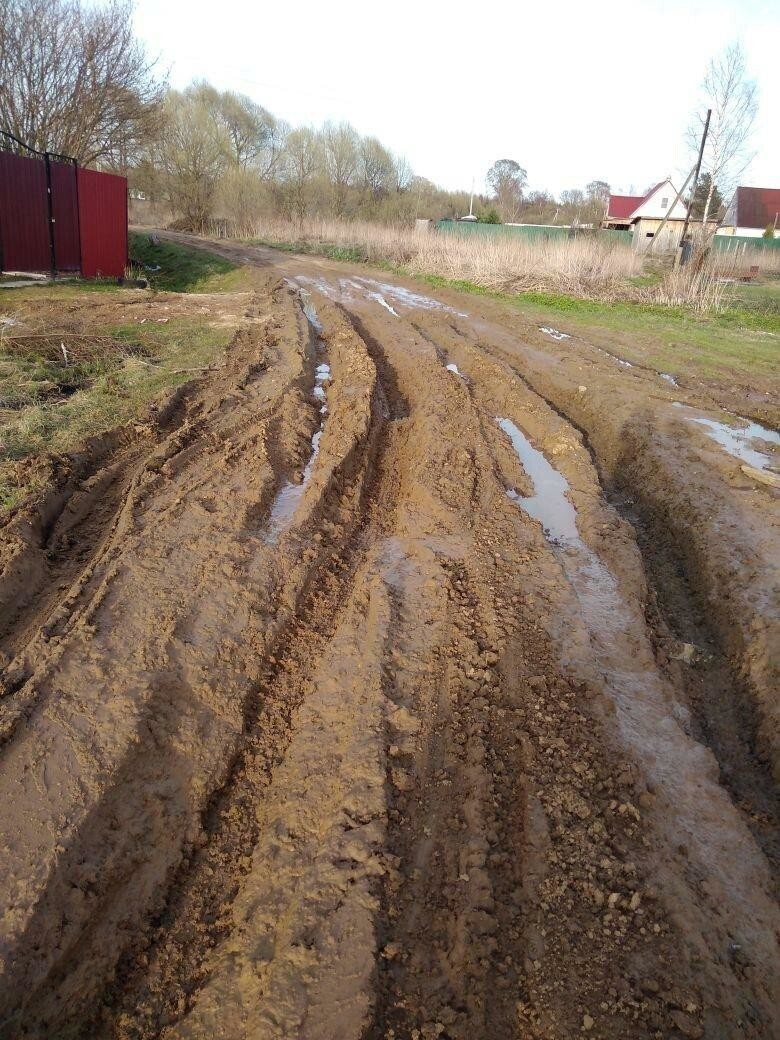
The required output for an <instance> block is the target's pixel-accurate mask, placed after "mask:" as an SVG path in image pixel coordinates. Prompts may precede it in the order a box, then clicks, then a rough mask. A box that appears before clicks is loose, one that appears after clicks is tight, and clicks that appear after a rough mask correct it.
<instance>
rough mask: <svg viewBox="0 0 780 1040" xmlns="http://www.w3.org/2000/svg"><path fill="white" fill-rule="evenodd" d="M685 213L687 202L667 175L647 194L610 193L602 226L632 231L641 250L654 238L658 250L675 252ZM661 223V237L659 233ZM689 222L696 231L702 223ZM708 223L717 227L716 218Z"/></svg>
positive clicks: (638, 249)
mask: <svg viewBox="0 0 780 1040" xmlns="http://www.w3.org/2000/svg"><path fill="white" fill-rule="evenodd" d="M675 200H677V201H675ZM685 214H686V205H685V203H684V202H683V201H682V199H677V189H676V188H675V186H674V185H673V184H672V182H671V180H669V178H668V177H667V179H666V180H664V181H661V182H660V183H659V184H655V185H653V187H652V188H650V190H649V191H647V192H646V193H645V194H644V195H610V197H609V202H608V203H607V212H606V214H605V215H604V219H603V220H602V222H601V226H602V227H603V228H612V229H615V230H620V231H630V232H631V233H632V236H633V237H632V243H633V246H634V249H636V250H637V251H639V252H643V251H644V250H645V249H647V248H648V246H649V245H650V243H651V242H654V240H655V241H657V243H658V246H659V247H660V248H659V249H658V252H659V253H664V252H673V251H674V250H675V249H677V247H678V246H679V245H680V239H681V237H682V231H683V227H684V225H685ZM664 220H665V221H666V223H665V224H664ZM662 224H663V229H662V230H661V231H660V234H661V238H660V240H659V239H658V238H657V236H658V232H659V229H661V225H662ZM688 226H689V229H690V231H691V234H693V233H694V230H695V229H696V228H700V227H701V221H696V220H692V221H691V222H690V224H689V225H688ZM708 226H709V229H710V230H711V231H714V230H715V227H716V223H715V221H714V220H713V221H708Z"/></svg>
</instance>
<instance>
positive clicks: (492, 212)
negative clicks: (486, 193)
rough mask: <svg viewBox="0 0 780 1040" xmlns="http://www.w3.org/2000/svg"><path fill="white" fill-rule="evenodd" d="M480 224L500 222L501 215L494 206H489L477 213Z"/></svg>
mask: <svg viewBox="0 0 780 1040" xmlns="http://www.w3.org/2000/svg"><path fill="white" fill-rule="evenodd" d="M478 219H479V222H480V224H500V223H501V217H499V215H498V210H497V209H496V207H495V206H491V207H490V209H488V210H485V212H484V213H481V214H480V215H479V218H478Z"/></svg>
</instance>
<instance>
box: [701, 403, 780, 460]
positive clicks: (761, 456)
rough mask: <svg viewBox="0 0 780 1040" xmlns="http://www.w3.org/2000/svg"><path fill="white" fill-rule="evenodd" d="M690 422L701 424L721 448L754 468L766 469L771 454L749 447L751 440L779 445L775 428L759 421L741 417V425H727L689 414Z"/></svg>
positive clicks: (779, 441)
mask: <svg viewBox="0 0 780 1040" xmlns="http://www.w3.org/2000/svg"><path fill="white" fill-rule="evenodd" d="M688 418H689V420H690V422H695V423H697V424H698V425H699V426H703V427H704V429H705V432H706V434H707V436H708V437H711V438H712V440H714V441H716V442H717V443H718V444H719V445H720V446H721V448H725V450H726V451H727V452H728V453H729V455H733V456H734V458H736V459H740V460H741V461H742V462H746V463H747V464H748V465H749V466H753V468H754V469H768V468H769V467H770V466H771V465H772V461H773V460H772V456H771V455H769V454H767V452H765V451H760V450H759V449H758V448H753V447H751V444H752V442H754V441H757V440H760V441H766V442H767V444H775V445H777V446H780V434H778V433H777V431H776V430H768V429H767V428H766V427H765V426H761V424H760V423H757V422H751V421H750V420H748V419H743V420H742V422H744V423H745V426H743V427H736V426H729V425H728V424H727V423H723V422H718V420H717V419H708V418H706V417H705V416H703V415H691V416H689V417H688Z"/></svg>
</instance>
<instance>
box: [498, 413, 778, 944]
mask: <svg viewBox="0 0 780 1040" xmlns="http://www.w3.org/2000/svg"><path fill="white" fill-rule="evenodd" d="M496 421H497V422H498V425H499V426H500V427H501V429H502V430H503V431H504V432H505V433H506V434H507V436H508V437H509V438H510V440H511V442H512V445H513V447H514V449H515V451H516V452H517V455H518V457H519V459H520V461H521V463H522V465H523V468H524V470H525V471H526V473H527V474H528V476H529V477H530V478H531V479H532V481H533V484H534V494H533V495H531V496H521V495H519V494H518V493H517V492H510V493H508V494H509V497H510V498H511V499H512V500H513V501H514V502H515V503H516V504H517V505H518V507H519V508H521V509H523V510H524V511H525V512H526V513H528V515H529V516H532V517H534V518H535V519H537V520H539V522H540V523H541V524H542V526H543V527H544V529H545V534H546V537H547V539H548V540H549V541H550V543H551V545H552V549H553V552H554V553H555V556H556V558H557V559H558V561H559V563H560V565H561V568H562V571H563V573H564V575H565V577H566V579H567V581H568V583H569V585H570V586H571V588H572V590H573V593H574V595H575V597H576V600H577V608H578V616H579V618H580V619H581V622H582V625H583V627H584V630H585V634H586V636H587V639H588V643H589V648H590V657H591V660H592V662H593V665H594V666H595V671H596V673H597V675H598V677H599V681H600V682H602V683H603V684H604V686H605V689H606V690H607V691H608V693H609V696H610V699H611V700H612V702H613V704H614V707H615V719H616V724H617V729H618V733H619V737H620V740H621V743H623V744H624V745H625V746H626V747H627V748H628V749H630V751H631V752H632V753H633V754H634V755H635V756H636V758H637V760H638V761H640V762H641V763H642V765H643V769H644V771H645V775H646V776H647V778H648V780H650V781H651V782H652V783H653V784H654V785H655V789H656V790H657V793H658V795H659V796H660V797H662V798H664V799H665V801H666V802H667V804H668V805H669V806H673V807H674V812H673V813H671V815H669V816H668V818H666V823H665V829H666V832H667V838H668V839H670V840H671V841H672V843H673V844H675V843H679V846H680V847H684V848H685V849H686V850H689V854H690V855H691V856H692V857H694V858H695V859H696V860H698V862H699V864H701V867H702V868H703V869H705V870H706V872H707V873H708V875H709V876H710V877H711V878H713V881H714V883H715V890H720V891H722V892H723V893H724V896H725V893H726V892H729V891H733V890H734V889H736V891H738V892H740V893H748V892H751V891H754V890H755V889H756V887H757V886H758V890H759V891H760V889H761V884H763V882H762V881H761V880H760V879H762V878H763V873H762V872H763V870H764V867H763V866H762V862H761V861H760V857H757V854H754V849H753V847H752V845H751V841H750V837H749V834H748V832H747V830H746V828H745V826H744V823H743V821H742V820H741V819H740V817H739V815H738V814H737V813H736V811H735V810H734V807H733V805H732V803H731V801H730V799H729V796H728V794H727V793H726V792H725V791H724V790H723V788H722V787H721V786H720V785H719V783H718V779H717V767H716V764H715V761H714V759H713V757H712V755H711V754H710V752H709V751H707V750H706V748H704V747H703V746H702V745H701V744H699V743H698V742H696V741H695V740H693V739H691V738H690V737H689V736H688V735H687V733H686V726H687V712H686V710H685V708H683V707H682V706H681V705H680V704H679V703H678V702H677V701H676V699H675V698H674V695H673V693H672V690H671V688H670V687H669V686H668V684H667V682H666V680H665V679H664V678H663V677H662V675H661V673H660V672H659V671H658V668H657V665H656V663H655V658H654V655H653V650H652V647H651V645H650V641H649V638H648V633H647V631H646V629H645V622H644V616H643V611H642V610H641V609H640V608H639V605H638V604H636V603H632V602H631V601H629V600H628V599H627V598H626V595H625V593H624V592H623V590H622V589H621V586H620V582H619V581H618V579H617V577H616V575H615V574H614V573H613V571H612V570H611V569H610V567H608V566H607V565H606V563H605V562H604V561H603V560H602V559H601V558H600V556H599V555H598V554H597V553H595V552H594V551H593V550H592V549H590V548H589V547H588V546H587V545H586V544H585V542H584V541H583V540H582V538H581V537H580V535H579V533H578V530H577V522H576V510H575V507H574V505H573V504H572V503H571V502H570V501H569V499H568V497H567V492H568V491H569V484H568V482H567V481H566V479H565V477H564V476H563V475H562V474H561V473H559V472H558V471H557V470H556V469H555V467H554V466H553V465H552V464H551V463H550V462H549V460H548V459H546V458H545V457H544V455H543V454H542V453H541V452H540V451H538V450H537V449H536V448H534V447H533V445H532V444H531V443H530V441H529V440H528V438H527V437H526V436H525V435H524V434H523V433H522V431H521V430H519V428H518V427H517V426H516V425H515V424H514V423H513V422H511V420H508V419H497V420H496ZM562 624H563V625H564V626H566V625H568V622H566V621H565V620H562ZM575 643H576V638H575ZM715 879H717V880H715ZM740 898H741V897H740ZM736 902H737V904H739V902H740V899H737V900H736ZM747 902H749V901H747ZM759 903H760V900H759ZM731 909H732V908H729V909H728V910H726V907H725V904H724V913H728V914H729V916H730V917H731V921H732V925H733V929H734V934H735V935H736V936H737V941H742V940H743V939H746V940H747V941H753V942H755V943H756V946H757V948H758V947H761V946H762V945H763V943H764V942H765V936H764V934H763V930H762V926H761V925H760V920H761V915H760V913H754V912H753V910H754V908H753V907H751V908H750V909H749V910H748V908H747V906H742V907H740V906H738V907H737V911H738V912H737V913H736V915H735V914H733V913H732V912H731Z"/></svg>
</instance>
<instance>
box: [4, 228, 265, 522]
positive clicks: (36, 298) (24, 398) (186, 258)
mask: <svg viewBox="0 0 780 1040" xmlns="http://www.w3.org/2000/svg"><path fill="white" fill-rule="evenodd" d="M138 237H140V238H141V239H144V240H143V241H141V242H140V244H139V242H138V238H135V240H134V241H133V243H132V250H133V255H134V256H136V257H138V256H141V255H144V256H147V257H149V258H150V260H148V261H146V262H148V263H151V262H152V261H153V262H154V263H155V264H159V266H160V267H161V270H160V271H159V272H156V273H155V274H154V275H152V277H153V278H154V283H153V284H154V287H155V288H158V289H169V290H172V289H174V288H175V289H176V291H177V292H183V293H186V292H209V293H225V294H229V293H230V291H231V290H236V289H239V288H244V287H246V285H247V284H248V278H249V277H251V272H249V271H248V270H247V269H242V268H238V267H237V266H236V265H234V264H232V263H230V262H229V261H227V260H223V259H222V258H220V257H216V256H213V255H210V254H208V253H204V252H203V251H201V250H194V249H185V248H182V247H181V246H176V245H171V244H169V243H161V244H160V245H159V246H153V245H152V244H151V243H150V242H149V241H148V239H146V238H145V236H138ZM139 296H140V297H141V303H142V305H143V306H142V307H141V308H140V309H139V312H138V317H137V318H136V320H134V321H133V322H128V321H127V317H128V314H129V313H132V312H131V311H129V310H128V308H127V307H126V306H125V304H126V302H127V301H128V300H129V299H134V300H135V299H138V297H139ZM226 300H229V296H226ZM195 303H196V301H195V300H193V301H192V304H190V303H189V302H188V301H187V298H186V296H185V297H180V296H175V297H171V296H168V295H167V294H162V293H158V292H154V291H152V292H149V291H143V290H138V289H128V288H123V287H121V286H118V285H116V283H110V282H104V283H99V284H95V283H83V284H82V283H69V284H64V285H59V286H57V285H55V286H52V285H41V286H35V287H28V288H20V289H7V290H3V292H2V295H0V514H2V513H6V512H7V511H8V510H9V509H11V508H13V507H14V506H15V505H17V504H18V503H19V502H20V501H21V500H22V499H23V498H24V497H25V496H26V495H27V494H29V493H30V492H31V491H32V490H34V488H35V486H36V482H37V475H36V466H35V460H36V459H37V458H39V457H41V456H43V455H44V454H46V453H54V454H65V453H67V452H69V451H72V450H74V449H75V448H76V447H78V445H79V444H81V443H82V442H83V441H84V440H85V439H86V438H88V437H90V436H93V435H95V434H99V433H101V432H103V431H105V430H109V429H112V428H114V427H116V426H119V425H122V424H124V423H127V422H131V421H133V420H134V419H137V418H138V417H139V416H142V415H143V413H144V412H145V411H146V409H147V408H148V406H149V404H150V403H151V401H152V400H154V398H156V397H157V396H158V395H159V394H161V393H162V392H163V391H166V390H170V389H171V388H173V387H176V386H178V385H180V384H182V383H185V382H187V380H189V379H192V378H193V375H196V374H197V372H198V371H199V370H202V369H203V368H205V367H207V366H208V365H210V364H212V363H214V362H215V360H216V359H217V358H218V357H219V354H220V352H221V351H222V349H223V348H224V347H225V346H226V345H227V343H228V342H229V341H230V339H231V337H232V335H233V327H232V326H231V324H230V322H225V320H224V319H225V315H224V314H220V315H219V321H218V322H215V320H214V314H213V312H212V313H211V314H204V313H202V307H200V306H195ZM141 315H144V317H143V319H142V318H141Z"/></svg>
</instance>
